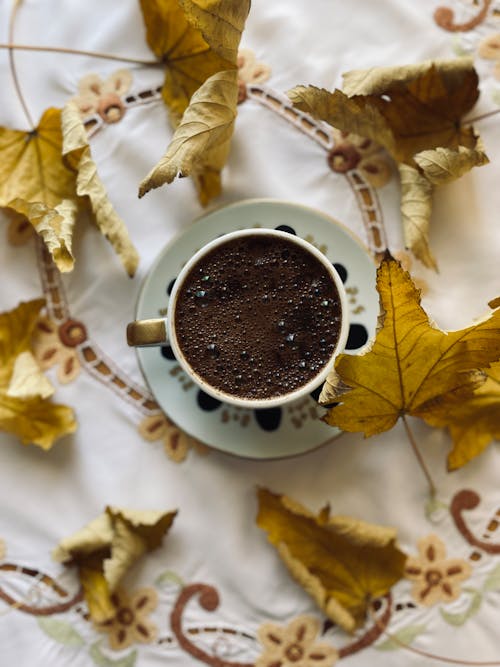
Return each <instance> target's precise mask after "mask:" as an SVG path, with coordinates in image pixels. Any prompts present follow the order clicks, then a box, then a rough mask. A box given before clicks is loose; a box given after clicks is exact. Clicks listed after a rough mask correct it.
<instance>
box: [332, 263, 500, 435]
mask: <svg viewBox="0 0 500 667" xmlns="http://www.w3.org/2000/svg"><path fill="white" fill-rule="evenodd" d="M377 290H378V293H379V298H380V311H381V316H380V329H379V330H378V332H377V335H376V338H375V341H374V342H373V343H372V345H371V348H370V349H369V350H368V351H367V352H365V353H364V354H361V355H359V356H351V355H347V354H342V355H340V356H339V357H338V359H337V362H336V364H335V369H334V371H333V372H332V373H331V374H330V375H329V377H328V378H327V382H326V386H325V388H324V390H323V394H322V396H321V397H320V400H321V401H322V402H325V400H327V401H328V402H332V401H340V403H339V405H338V406H337V407H334V408H332V409H331V410H329V412H328V414H327V416H326V418H325V421H326V422H327V423H328V424H331V425H332V426H338V427H340V428H341V429H343V430H345V431H361V432H363V433H364V434H365V436H371V435H374V434H376V433H381V432H382V431H387V430H389V429H390V428H392V426H394V424H395V423H396V421H397V420H398V419H399V417H401V416H404V415H405V414H409V415H414V416H416V417H422V418H423V419H426V418H427V416H430V415H431V414H432V410H433V405H435V404H436V401H441V400H443V397H446V396H456V394H457V393H459V395H460V396H461V397H466V396H470V395H471V394H472V392H473V391H474V390H475V389H476V388H477V385H478V383H479V382H481V381H482V378H481V377H480V376H478V373H477V369H480V368H484V367H486V366H487V365H488V364H490V363H492V362H494V361H496V360H497V359H498V358H499V357H500V308H497V309H496V310H495V311H494V312H492V313H491V314H489V315H488V316H486V317H485V318H483V319H482V320H481V321H479V322H477V323H476V324H474V325H473V326H471V327H468V328H466V329H461V330H459V331H450V332H445V331H441V330H440V329H438V328H437V327H436V326H435V325H433V324H432V323H431V322H430V320H429V318H428V316H427V314H426V313H425V311H424V310H423V308H422V307H421V305H420V292H419V290H417V289H416V287H415V286H414V284H413V283H412V280H411V278H410V275H409V274H408V273H407V272H405V271H404V270H403V269H402V267H401V264H400V263H399V262H397V261H396V260H394V259H393V258H392V257H391V256H390V255H388V256H387V257H386V258H385V259H384V260H383V261H382V262H381V264H380V267H379V269H378V272H377Z"/></svg>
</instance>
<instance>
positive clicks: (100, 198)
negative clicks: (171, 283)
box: [61, 102, 139, 276]
mask: <svg viewBox="0 0 500 667" xmlns="http://www.w3.org/2000/svg"><path fill="white" fill-rule="evenodd" d="M61 127H62V135H63V147H62V153H63V155H64V156H65V157H66V159H67V160H68V161H69V162H70V163H71V165H72V167H74V169H75V170H76V194H77V195H78V197H88V199H89V201H90V207H91V209H92V213H93V215H94V220H95V222H96V225H97V227H98V228H99V229H100V231H101V233H102V234H103V235H104V236H105V237H106V238H107V239H108V241H109V242H110V243H111V245H112V246H113V249H114V251H115V252H116V254H117V255H118V257H119V258H120V260H121V262H122V264H123V266H124V267H125V270H126V271H127V273H128V275H129V276H133V275H134V274H135V271H136V269H137V265H138V263H139V255H138V254H137V250H136V249H135V248H134V246H133V244H132V241H131V240H130V236H129V234H128V231H127V228H126V226H125V223H124V222H123V220H122V219H121V218H120V217H119V215H118V214H117V213H116V211H115V210H114V208H113V206H112V205H111V202H110V201H109V199H108V196H107V194H106V190H105V189H104V186H103V184H102V181H101V179H100V178H99V175H98V173H97V167H96V165H95V162H94V161H93V160H92V156H91V154H90V146H89V144H88V139H87V133H86V131H85V126H84V125H83V122H82V118H81V115H80V113H79V110H78V107H77V106H76V104H75V103H73V102H70V103H68V104H67V105H66V106H65V107H64V109H63V111H62V116H61Z"/></svg>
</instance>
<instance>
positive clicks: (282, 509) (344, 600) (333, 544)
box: [257, 489, 406, 631]
mask: <svg viewBox="0 0 500 667" xmlns="http://www.w3.org/2000/svg"><path fill="white" fill-rule="evenodd" d="M258 500H259V511H258V515H257V525H258V526H259V527H260V528H262V529H263V530H265V531H266V532H267V535H268V539H269V541H270V542H271V544H273V545H274V546H275V547H276V548H277V550H278V553H279V555H280V556H281V558H282V559H283V561H284V563H285V565H286V566H287V567H288V569H289V570H290V573H291V574H292V576H293V577H294V578H295V579H296V580H297V581H298V583H299V584H300V585H301V586H303V587H304V588H305V590H306V591H307V592H308V593H309V594H310V595H311V596H312V597H313V598H314V600H315V602H316V603H317V604H318V605H319V607H320V608H321V609H322V611H323V612H324V613H325V614H326V615H327V616H328V617H329V618H331V619H332V620H333V621H334V622H335V623H337V624H338V625H340V626H341V627H342V628H344V629H345V630H347V631H352V630H354V629H355V628H356V627H358V626H359V625H361V624H362V623H363V621H364V619H365V616H366V612H367V609H368V608H369V606H370V603H371V601H372V600H373V599H375V598H377V597H380V596H382V595H385V594H386V593H387V592H388V591H389V589H390V588H391V586H393V585H394V584H395V583H396V582H397V581H399V579H401V578H402V576H403V571H404V565H405V562H406V556H405V554H404V553H403V552H402V551H400V549H399V548H398V547H397V546H396V531H395V530H394V529H393V528H387V527H383V526H376V525H373V524H368V523H365V522H363V521H358V520H356V519H353V518H351V517H335V516H333V517H330V514H329V509H328V508H325V509H323V510H322V511H321V512H320V513H319V514H318V515H317V516H315V515H314V514H312V513H310V512H309V511H307V510H306V509H305V508H304V507H302V506H301V505H300V504H299V503H297V502H296V501H294V500H291V499H290V498H287V497H286V496H281V495H277V494H274V493H272V492H271V491H268V490H267V489H259V493H258Z"/></svg>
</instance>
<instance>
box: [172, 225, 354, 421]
mask: <svg viewBox="0 0 500 667" xmlns="http://www.w3.org/2000/svg"><path fill="white" fill-rule="evenodd" d="M256 235H257V236H273V237H277V238H284V239H286V240H287V241H291V242H292V243H296V244H297V245H299V246H301V247H302V248H304V249H305V250H307V251H308V252H309V253H311V254H312V255H313V256H314V257H316V259H317V260H319V261H320V262H321V264H322V265H323V266H324V267H325V268H326V269H327V270H328V272H329V274H330V275H331V277H332V279H333V281H334V284H335V287H336V289H337V293H338V295H339V300H340V307H341V314H342V317H341V324H340V331H339V335H338V338H337V341H336V344H335V348H334V350H333V352H332V354H331V355H330V356H329V358H328V361H327V363H326V364H325V365H324V367H323V369H322V370H321V372H319V373H318V374H317V375H315V376H314V377H313V378H312V379H311V380H309V381H308V382H306V383H305V384H304V385H301V386H300V387H297V388H296V389H294V390H293V391H291V392H289V393H287V394H282V395H280V396H275V397H270V398H258V399H249V398H244V397H239V396H233V395H232V394H228V393H227V392H224V391H222V390H220V389H217V388H216V387H213V386H212V385H211V384H209V383H208V382H206V380H204V379H203V378H202V377H201V376H200V375H198V374H197V373H196V371H195V370H194V369H193V368H192V366H191V365H190V364H189V362H188V361H187V359H186V358H185V356H184V354H183V352H182V350H181V348H180V346H179V343H178V341H177V335H176V332H175V326H174V322H175V318H174V317H173V314H174V312H175V304H176V302H177V296H178V292H179V289H180V287H181V286H182V284H183V282H184V280H185V278H186V276H187V275H188V274H189V272H190V271H191V269H192V268H193V266H195V265H196V263H197V262H198V261H199V260H200V259H201V258H202V257H203V256H205V255H206V254H207V253H209V252H210V251H211V250H213V249H214V248H216V247H218V246H220V245H223V244H224V243H227V242H228V241H231V240H233V239H235V238H241V237H245V236H256ZM166 327H167V337H168V341H169V345H170V346H171V347H172V350H173V353H174V355H175V357H176V359H177V362H178V363H179V365H180V366H181V367H182V369H183V370H184V372H185V373H186V374H187V375H188V376H189V377H190V378H191V379H192V380H193V381H194V382H196V384H197V385H198V386H199V387H200V389H202V390H203V391H204V392H206V393H207V394H209V395H210V396H212V397H213V398H215V399H217V400H220V401H222V402H223V403H227V404H229V405H233V406H236V407H241V408H247V409H266V408H272V407H277V406H280V405H285V404H288V403H291V402H293V401H296V400H298V399H300V398H302V397H303V396H306V395H308V394H309V393H311V392H312V391H314V390H315V389H317V388H318V387H319V386H320V385H321V384H322V383H323V382H324V381H325V380H326V378H327V376H328V374H329V373H330V371H331V370H333V364H334V361H335V358H336V357H337V355H338V354H340V353H341V352H342V351H343V350H344V348H345V344H346V342H347V337H348V334H349V310H348V304H347V295H346V292H345V288H344V284H343V282H342V280H341V279H340V276H339V274H338V272H337V270H336V269H335V267H334V265H333V263H332V262H331V261H330V260H329V259H328V258H327V257H326V256H325V255H324V254H323V253H322V252H321V251H320V250H318V249H317V248H316V247H315V246H313V245H312V244H311V243H309V241H306V240H305V239H303V238H301V237H299V236H296V235H294V234H290V233H288V232H284V231H281V230H277V229H272V228H265V227H258V228H255V229H241V230H237V231H233V232H228V233H225V234H222V235H220V236H218V237H217V238H215V239H213V240H212V241H209V242H208V243H206V244H205V245H204V246H203V247H202V248H200V249H199V250H197V251H196V252H195V253H194V255H192V256H191V257H190V258H189V259H188V261H187V262H186V264H185V265H184V266H183V267H182V269H181V271H180V273H179V274H178V276H177V278H176V280H175V283H174V286H173V288H172V292H171V293H170V299H169V303H168V309H167V317H166Z"/></svg>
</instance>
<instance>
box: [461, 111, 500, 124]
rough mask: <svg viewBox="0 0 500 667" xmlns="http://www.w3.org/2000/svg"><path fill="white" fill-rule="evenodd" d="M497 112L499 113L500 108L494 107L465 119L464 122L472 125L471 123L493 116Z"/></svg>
mask: <svg viewBox="0 0 500 667" xmlns="http://www.w3.org/2000/svg"><path fill="white" fill-rule="evenodd" d="M497 113H500V109H495V110H494V111H488V112H487V113H483V114H481V115H480V116H475V117H474V118H470V119H468V120H465V121H464V123H467V124H471V125H472V123H477V122H478V121H480V120H484V119H485V118H489V117H490V116H495V115H496V114H497Z"/></svg>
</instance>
